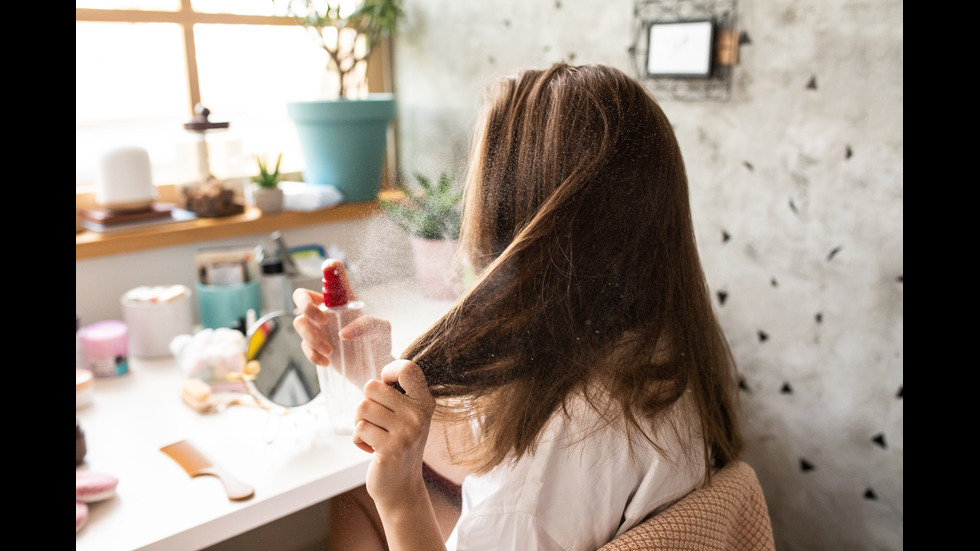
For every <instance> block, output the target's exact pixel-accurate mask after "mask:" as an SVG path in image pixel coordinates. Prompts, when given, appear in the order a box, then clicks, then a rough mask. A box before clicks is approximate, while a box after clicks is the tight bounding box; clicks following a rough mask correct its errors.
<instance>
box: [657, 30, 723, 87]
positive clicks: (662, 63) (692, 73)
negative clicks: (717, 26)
mask: <svg viewBox="0 0 980 551" xmlns="http://www.w3.org/2000/svg"><path fill="white" fill-rule="evenodd" d="M647 36H648V38H649V42H648V47H647V76H650V77H700V78H707V77H709V76H711V51H712V44H713V43H714V25H713V24H712V22H711V20H708V19H705V20H696V21H674V22H669V23H660V22H652V23H650V29H649V33H648V35H647Z"/></svg>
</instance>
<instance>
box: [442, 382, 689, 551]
mask: <svg viewBox="0 0 980 551" xmlns="http://www.w3.org/2000/svg"><path fill="white" fill-rule="evenodd" d="M682 403H687V400H685V399H681V400H680V401H679V402H678V404H675V405H674V406H673V412H672V415H674V416H677V415H680V413H681V412H682V411H688V412H689V413H687V414H686V416H687V419H694V414H693V413H691V412H690V410H688V409H687V408H684V407H683V406H682ZM569 409H570V412H571V416H570V417H567V416H564V415H561V414H556V415H555V416H554V417H553V418H552V419H551V421H549V423H548V425H547V427H546V428H545V430H544V431H543V432H542V440H541V442H540V443H539V445H538V447H537V450H536V452H535V453H534V455H533V456H527V457H524V458H522V459H520V460H519V461H517V462H516V463H513V464H507V465H501V466H499V467H497V468H496V469H494V470H493V471H492V472H490V473H488V474H486V475H483V476H479V477H477V476H469V477H467V478H466V479H465V480H464V482H463V502H462V511H461V514H460V518H459V521H458V522H457V523H456V527H455V528H454V529H453V532H452V534H450V536H449V539H448V540H447V542H446V547H447V548H448V549H449V551H470V550H478V549H486V550H490V549H493V550H499V549H513V550H520V551H543V550H559V549H560V550H590V551H594V550H595V549H597V548H598V547H601V546H602V545H604V544H606V543H607V542H609V541H610V540H612V539H613V538H614V537H616V536H618V535H620V534H622V533H623V532H625V531H627V530H629V529H630V528H632V527H633V526H635V525H637V524H639V522H641V521H642V520H643V519H644V518H645V517H646V516H648V515H649V514H650V512H652V511H659V510H662V509H665V508H666V507H667V506H669V505H671V504H672V503H674V502H675V501H677V500H678V499H680V498H682V497H684V496H685V495H687V494H688V493H689V492H691V490H693V489H694V488H695V487H697V486H699V485H700V484H701V482H702V481H703V479H704V459H703V452H702V451H701V449H702V448H701V441H700V438H699V437H697V436H696V435H695V436H689V435H688V436H680V435H678V434H677V433H676V432H675V431H673V430H663V431H661V433H662V434H661V435H660V437H659V438H658V440H657V442H658V444H660V445H661V447H663V448H664V449H665V450H666V452H667V457H664V456H663V455H661V454H660V453H658V452H657V451H656V450H655V449H654V448H653V447H652V446H650V445H649V443H647V442H646V440H642V439H641V440H640V441H638V442H634V456H633V457H632V458H631V457H630V454H629V448H628V445H627V440H626V435H625V433H624V432H623V430H622V429H618V428H615V427H606V428H603V429H601V430H599V431H597V432H594V433H593V434H589V435H588V436H585V437H584V438H583V435H585V434H586V433H587V430H588V428H589V427H590V426H591V425H592V424H593V423H594V422H595V421H596V419H597V414H596V413H595V412H594V411H593V410H592V409H590V408H588V407H586V406H585V405H584V403H582V402H581V401H578V402H576V403H574V404H573V406H572V407H571V408H569ZM682 439H684V440H691V441H689V442H684V444H685V445H684V446H682V445H681V444H682V442H681V440H682ZM682 449H687V450H694V451H693V452H692V453H687V454H684V453H681V450H682Z"/></svg>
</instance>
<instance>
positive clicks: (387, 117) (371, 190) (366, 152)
mask: <svg viewBox="0 0 980 551" xmlns="http://www.w3.org/2000/svg"><path fill="white" fill-rule="evenodd" d="M286 112H287V114H288V115H289V117H290V118H291V119H292V120H293V123H294V124H295V125H296V133H297V135H298V136H299V143H300V148H301V150H302V153H303V160H304V161H305V162H306V169H305V170H304V171H303V179H304V180H305V181H306V182H308V183H314V184H329V185H332V186H335V187H336V188H337V189H338V190H340V192H341V193H342V194H343V196H344V202H347V203H358V202H362V201H373V200H375V199H376V198H377V196H378V192H379V191H380V190H381V174H382V172H383V170H384V162H385V149H386V147H387V142H388V124H389V123H390V122H391V121H393V120H394V119H395V97H394V95H393V94H371V95H369V96H368V97H367V98H365V99H357V100H348V99H344V100H321V101H299V102H291V103H288V104H286Z"/></svg>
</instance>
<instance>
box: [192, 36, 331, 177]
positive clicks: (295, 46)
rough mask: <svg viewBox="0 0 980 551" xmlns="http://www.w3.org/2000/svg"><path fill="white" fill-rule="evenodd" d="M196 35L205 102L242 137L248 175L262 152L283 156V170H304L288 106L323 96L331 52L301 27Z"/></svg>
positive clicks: (202, 98)
mask: <svg viewBox="0 0 980 551" xmlns="http://www.w3.org/2000/svg"><path fill="white" fill-rule="evenodd" d="M194 36H195V39H196V49H197V62H198V73H199V75H200V77H199V78H200V86H201V101H202V103H203V104H204V105H206V106H207V107H208V108H209V109H210V110H211V112H212V113H214V114H215V116H216V117H218V118H217V119H216V120H222V121H228V122H230V123H231V129H232V130H234V131H236V133H237V134H238V135H239V136H240V137H241V139H242V149H243V153H244V155H245V157H246V159H245V161H244V162H245V163H246V167H247V170H248V172H249V173H251V172H254V170H255V169H254V166H255V163H254V160H252V159H251V156H253V155H254V154H260V153H261V154H267V155H276V154H278V153H283V159H282V169H283V170H285V171H287V172H293V171H298V170H301V169H302V167H303V160H302V156H301V154H300V152H299V143H298V139H297V137H296V129H295V126H293V123H292V121H290V120H289V118H288V117H287V115H286V103H287V102H289V101H294V100H308V99H315V98H316V97H317V94H318V92H319V89H320V85H321V79H322V77H323V75H324V73H325V68H326V64H327V56H326V53H324V52H323V51H322V50H320V49H318V48H317V47H316V46H315V45H313V43H312V42H311V41H310V38H309V37H308V36H307V35H306V33H305V31H304V29H302V28H301V27H276V26H251V25H196V26H195V27H194ZM219 113H220V116H218V114H219Z"/></svg>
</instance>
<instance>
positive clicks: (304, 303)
mask: <svg viewBox="0 0 980 551" xmlns="http://www.w3.org/2000/svg"><path fill="white" fill-rule="evenodd" d="M293 302H294V303H296V312H297V313H298V314H299V315H301V316H306V317H307V318H309V319H311V320H313V321H315V322H316V323H325V322H326V321H327V313H326V312H324V311H323V310H321V309H320V306H321V305H322V304H323V293H318V292H316V291H313V290H310V289H304V288H300V289H296V290H295V291H293Z"/></svg>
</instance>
